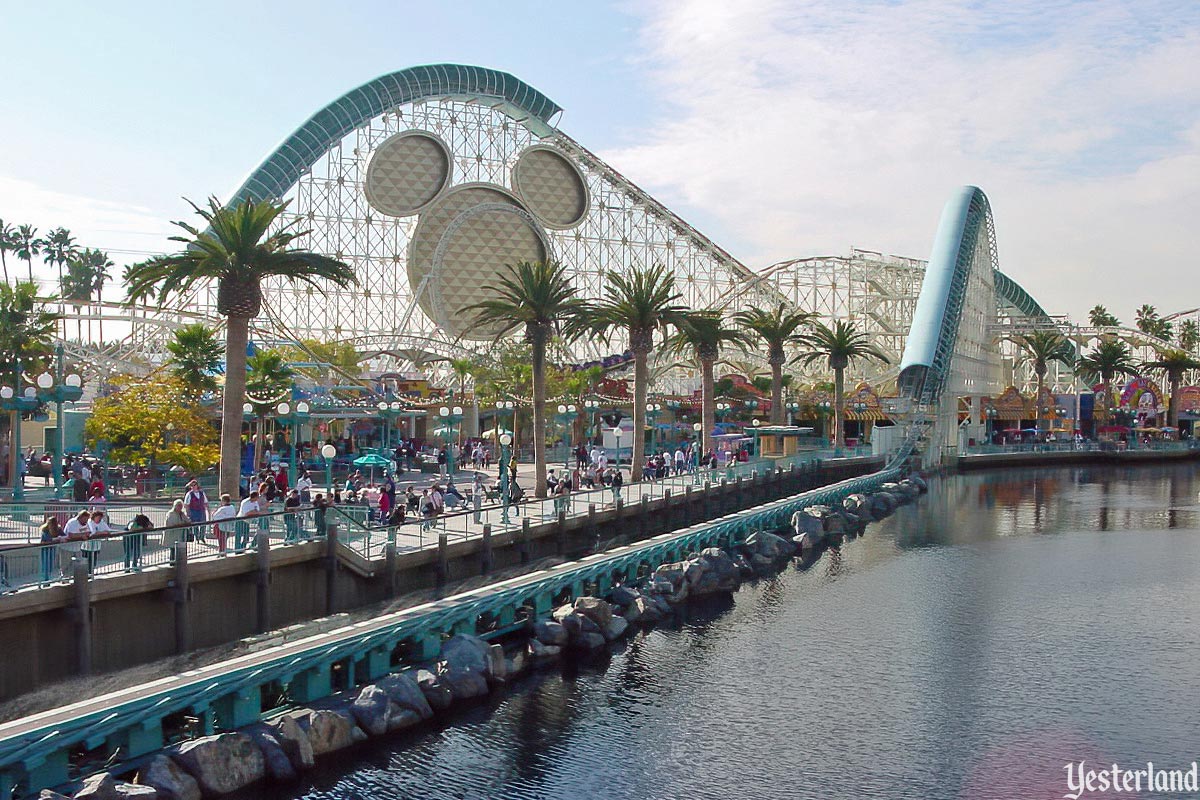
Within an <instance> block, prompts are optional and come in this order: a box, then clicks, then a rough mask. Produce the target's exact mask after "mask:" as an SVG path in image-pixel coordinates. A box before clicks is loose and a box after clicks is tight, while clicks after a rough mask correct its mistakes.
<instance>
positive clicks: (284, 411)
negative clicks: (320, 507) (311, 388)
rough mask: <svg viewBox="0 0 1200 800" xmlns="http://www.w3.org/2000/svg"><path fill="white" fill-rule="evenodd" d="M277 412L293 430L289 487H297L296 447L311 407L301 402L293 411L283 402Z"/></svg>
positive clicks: (278, 406)
mask: <svg viewBox="0 0 1200 800" xmlns="http://www.w3.org/2000/svg"><path fill="white" fill-rule="evenodd" d="M243 410H245V409H243ZM275 412H276V413H277V414H279V419H280V421H281V422H283V423H284V424H285V425H287V426H288V428H289V429H290V430H291V434H292V443H291V447H290V448H288V449H289V450H290V451H291V452H290V453H289V455H288V485H289V486H295V485H296V450H297V447H296V445H297V444H298V443H299V440H300V426H301V425H302V424H303V423H305V422H307V421H308V412H309V405H308V403H306V402H305V401H303V400H301V401H300V402H299V403H296V409H295V410H294V411H293V410H292V407H291V406H290V405H288V404H287V403H286V402H283V403H280V404H279V405H277V406H275Z"/></svg>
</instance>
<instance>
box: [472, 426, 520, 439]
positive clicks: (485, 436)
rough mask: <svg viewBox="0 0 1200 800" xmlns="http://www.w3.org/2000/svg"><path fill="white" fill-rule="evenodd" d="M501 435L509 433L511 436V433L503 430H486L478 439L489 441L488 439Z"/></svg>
mask: <svg viewBox="0 0 1200 800" xmlns="http://www.w3.org/2000/svg"><path fill="white" fill-rule="evenodd" d="M502 433H509V434H511V433H512V431H510V430H507V429H505V428H488V429H487V430H486V431H484V432H483V433H481V434H479V436H480V438H483V439H490V438H492V437H493V436H499V435H500V434H502Z"/></svg>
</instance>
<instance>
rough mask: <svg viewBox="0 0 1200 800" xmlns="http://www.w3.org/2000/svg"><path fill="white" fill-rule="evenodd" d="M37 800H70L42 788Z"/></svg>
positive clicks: (197, 791)
mask: <svg viewBox="0 0 1200 800" xmlns="http://www.w3.org/2000/svg"><path fill="white" fill-rule="evenodd" d="M199 792H200V790H199V789H197V790H196V796H197V797H199V796H200V794H199ZM38 800H71V797H70V795H65V794H59V793H58V792H56V791H54V790H53V789H42V790H41V791H40V792H38Z"/></svg>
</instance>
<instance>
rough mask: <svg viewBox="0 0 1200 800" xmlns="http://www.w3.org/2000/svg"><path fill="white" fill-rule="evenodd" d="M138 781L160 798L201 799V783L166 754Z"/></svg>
mask: <svg viewBox="0 0 1200 800" xmlns="http://www.w3.org/2000/svg"><path fill="white" fill-rule="evenodd" d="M137 782H138V783H140V784H142V785H143V786H149V787H151V788H153V789H154V790H156V791H157V792H158V796H159V798H160V800H200V784H198V783H196V779H195V778H193V777H192V776H191V775H189V774H187V773H186V772H184V770H183V768H181V767H180V766H179V765H178V764H176V763H175V761H174V760H172V759H170V758H168V757H167V756H164V755H157V756H154V757H153V758H151V759H150V763H148V764H146V766H144V767H142V769H141V770H140V771H139V772H138V776H137ZM43 800H48V798H43Z"/></svg>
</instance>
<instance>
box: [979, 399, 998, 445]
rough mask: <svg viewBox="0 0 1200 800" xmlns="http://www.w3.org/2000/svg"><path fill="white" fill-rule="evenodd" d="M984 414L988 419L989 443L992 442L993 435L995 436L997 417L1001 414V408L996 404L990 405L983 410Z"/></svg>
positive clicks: (987, 432) (987, 433)
mask: <svg viewBox="0 0 1200 800" xmlns="http://www.w3.org/2000/svg"><path fill="white" fill-rule="evenodd" d="M983 416H984V417H985V418H986V419H987V430H986V431H985V433H986V435H987V444H991V443H992V437H993V436H995V435H996V434H995V428H996V417H998V416H1000V409H998V408H996V407H995V406H988V407H987V408H985V409H984V410H983Z"/></svg>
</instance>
